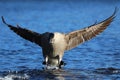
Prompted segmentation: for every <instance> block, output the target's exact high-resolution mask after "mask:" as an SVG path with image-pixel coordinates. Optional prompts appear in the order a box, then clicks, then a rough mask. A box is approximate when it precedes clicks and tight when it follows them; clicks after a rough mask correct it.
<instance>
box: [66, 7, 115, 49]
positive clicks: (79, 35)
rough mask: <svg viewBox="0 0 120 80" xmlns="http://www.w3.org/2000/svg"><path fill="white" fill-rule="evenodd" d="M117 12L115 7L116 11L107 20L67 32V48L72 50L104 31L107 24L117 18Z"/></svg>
mask: <svg viewBox="0 0 120 80" xmlns="http://www.w3.org/2000/svg"><path fill="white" fill-rule="evenodd" d="M115 14H116V9H115V11H114V13H113V14H112V15H111V16H110V17H109V18H107V19H106V20H104V21H102V22H100V23H98V24H93V25H91V26H89V27H87V28H84V29H82V30H77V31H73V32H70V33H68V34H66V36H65V37H66V41H67V47H66V50H70V49H72V48H74V47H76V46H77V45H79V44H81V43H83V42H85V41H88V40H90V39H92V38H93V37H95V36H96V35H98V34H100V33H101V32H103V31H104V30H105V29H106V28H107V26H109V25H110V23H111V22H112V21H113V19H114V18H115Z"/></svg>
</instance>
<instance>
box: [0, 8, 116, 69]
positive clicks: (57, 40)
mask: <svg viewBox="0 0 120 80" xmlns="http://www.w3.org/2000/svg"><path fill="white" fill-rule="evenodd" d="M115 14H116V9H115V11H114V13H113V14H112V15H111V16H110V17H109V18H107V19H105V20H104V21H102V22H99V23H97V24H93V25H91V26H89V27H86V28H84V29H81V30H76V31H73V32H70V33H68V34H63V33H59V32H55V33H50V32H45V33H43V34H40V33H37V32H34V31H31V30H28V29H25V28H21V27H20V26H19V25H17V26H16V27H15V26H12V25H10V24H7V23H6V22H5V20H4V18H3V16H2V17H1V18H2V21H3V23H4V24H6V25H7V26H8V27H9V28H10V29H11V30H13V31H14V32H15V33H16V34H18V35H19V36H21V37H22V38H24V39H26V40H29V41H31V42H34V43H36V44H37V45H39V46H40V47H41V48H42V52H43V57H44V62H43V64H45V65H46V66H47V68H48V67H50V66H55V67H58V68H61V65H62V64H64V62H63V61H62V57H63V55H64V51H66V50H70V49H72V48H74V47H76V46H78V45H79V44H81V43H83V42H85V41H88V40H89V39H92V38H93V37H95V36H96V35H98V34H99V33H101V32H103V30H105V29H106V28H107V26H109V25H110V23H111V22H112V21H113V19H114V18H115Z"/></svg>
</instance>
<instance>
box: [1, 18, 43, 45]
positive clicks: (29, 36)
mask: <svg viewBox="0 0 120 80" xmlns="http://www.w3.org/2000/svg"><path fill="white" fill-rule="evenodd" d="M2 21H3V23H5V24H6V25H7V26H8V27H9V28H10V29H11V30H13V31H14V32H15V33H16V34H18V35H19V36H21V37H22V38H24V39H26V40H29V41H31V42H34V43H36V44H38V45H39V46H41V34H39V33H36V32H33V31H31V30H28V29H25V28H21V27H20V26H18V25H17V27H14V26H12V25H9V24H7V23H6V22H5V20H4V18H3V16H2Z"/></svg>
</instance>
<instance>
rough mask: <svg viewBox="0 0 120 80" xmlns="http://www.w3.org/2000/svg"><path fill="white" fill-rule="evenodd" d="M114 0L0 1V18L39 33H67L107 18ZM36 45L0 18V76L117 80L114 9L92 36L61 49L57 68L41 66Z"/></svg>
mask: <svg viewBox="0 0 120 80" xmlns="http://www.w3.org/2000/svg"><path fill="white" fill-rule="evenodd" d="M115 7H118V8H119V9H120V1H119V0H105V1H104V0H101V1H97V0H80V1H79V0H69V1H68V0H61V1H57V0H52V1H49V0H46V1H43V0H40V1H32V0H29V1H27V0H25V1H24V0H21V1H18V0H10V1H9V0H6V1H4V0H1V1H0V16H4V18H5V19H6V21H7V22H8V23H10V24H12V25H16V24H19V25H20V26H21V27H23V28H27V29H30V30H33V31H36V32H39V33H44V32H62V33H68V32H71V31H74V30H78V29H82V28H84V27H87V26H89V25H91V24H94V23H95V22H96V20H97V22H100V21H102V20H104V19H106V18H108V17H109V16H110V15H111V14H112V13H113V12H114V9H115ZM42 61H43V57H42V51H41V48H40V47H39V46H37V45H36V44H34V43H31V42H29V41H26V40H24V39H22V38H21V37H19V36H18V35H16V34H15V33H13V32H12V31H11V30H10V29H9V28H8V27H7V26H6V25H4V24H3V23H2V21H1V22H0V80H53V79H54V80H120V10H119V11H118V12H117V14H116V18H115V20H114V21H113V22H112V24H111V25H110V26H109V27H108V28H107V29H106V30H105V31H104V32H103V33H102V34H100V35H98V36H97V37H96V38H93V39H92V40H90V41H87V42H86V43H83V44H81V45H79V46H78V47H76V48H74V49H72V50H69V51H66V52H65V55H64V57H63V61H65V62H66V63H67V65H66V66H64V67H63V68H62V69H61V70H55V71H45V70H43V69H42V67H43V65H42Z"/></svg>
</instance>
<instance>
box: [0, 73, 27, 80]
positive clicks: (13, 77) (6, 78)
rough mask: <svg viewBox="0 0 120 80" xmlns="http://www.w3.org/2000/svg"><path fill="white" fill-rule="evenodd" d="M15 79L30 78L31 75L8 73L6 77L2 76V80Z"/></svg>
mask: <svg viewBox="0 0 120 80" xmlns="http://www.w3.org/2000/svg"><path fill="white" fill-rule="evenodd" d="M14 79H18V80H28V79H29V76H28V75H27V74H24V75H22V76H21V75H15V74H8V75H6V76H4V77H0V80H14Z"/></svg>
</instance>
